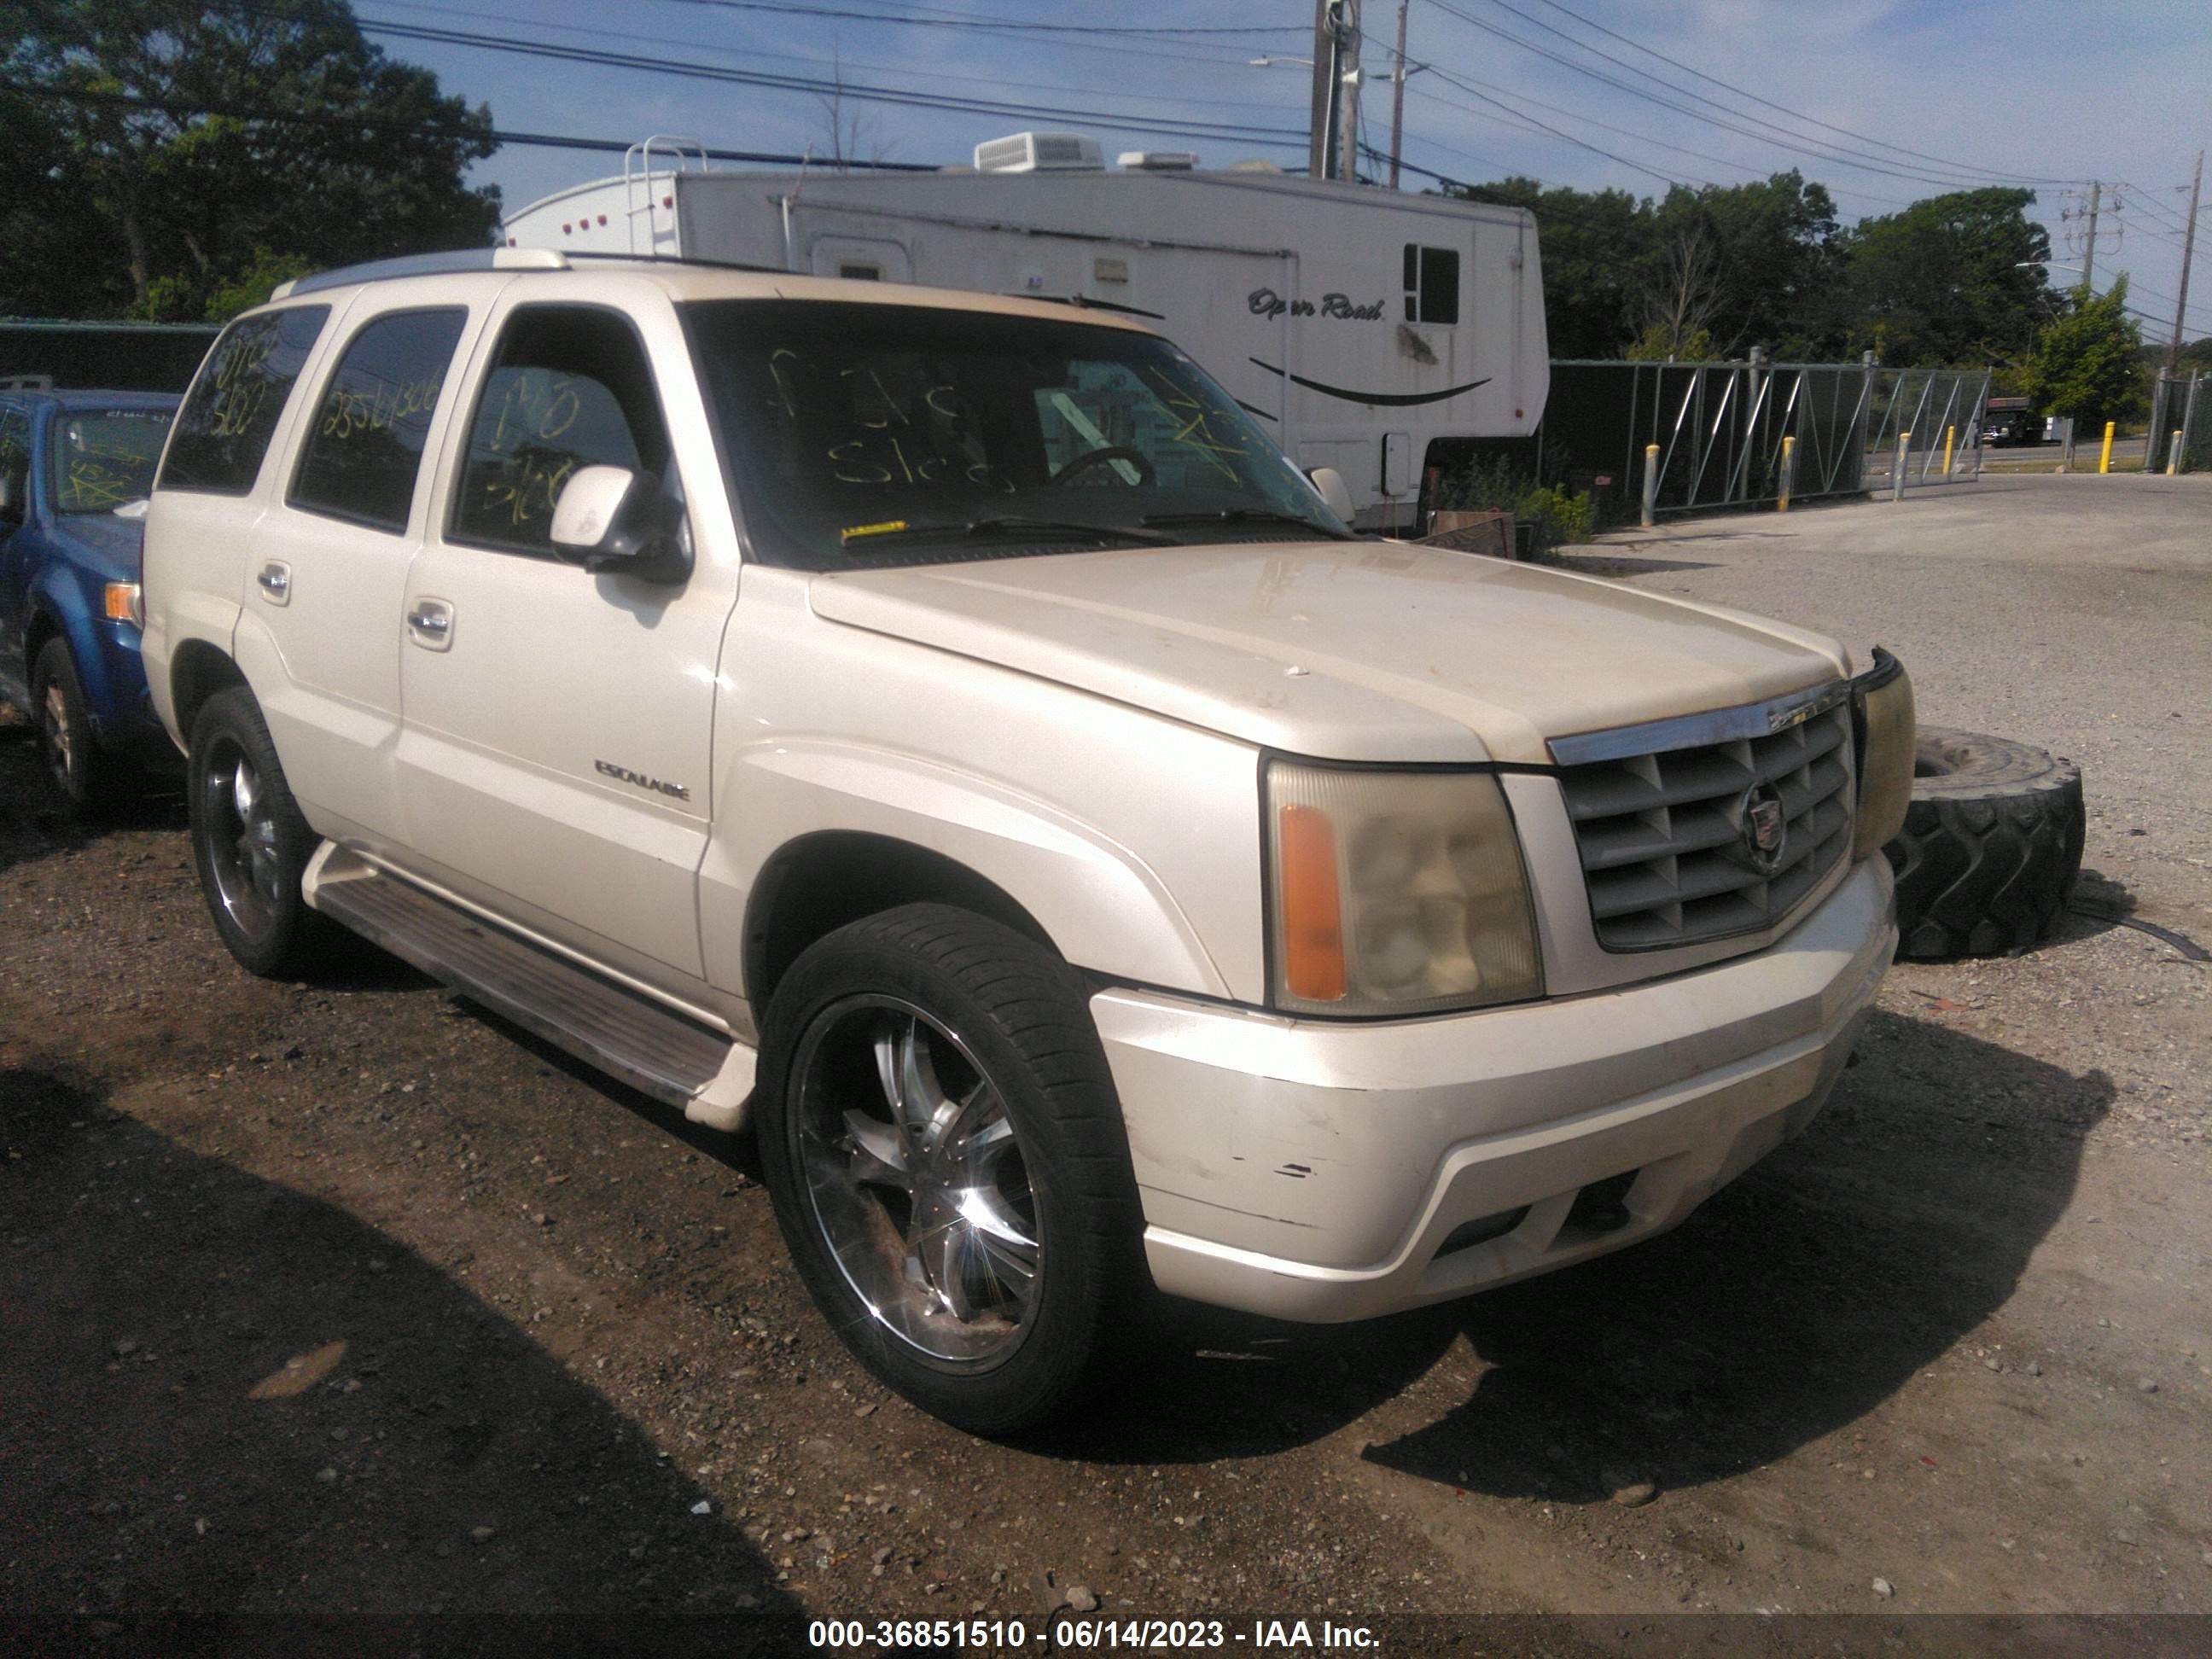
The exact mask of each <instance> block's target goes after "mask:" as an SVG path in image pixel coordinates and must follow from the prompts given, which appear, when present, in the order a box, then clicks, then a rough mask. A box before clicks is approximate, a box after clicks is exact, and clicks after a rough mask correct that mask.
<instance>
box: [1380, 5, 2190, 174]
mask: <svg viewBox="0 0 2212 1659" xmlns="http://www.w3.org/2000/svg"><path fill="white" fill-rule="evenodd" d="M1412 3H1413V0H1398V78H1397V80H1396V82H1395V83H1394V84H1393V85H1392V86H1391V88H1390V188H1391V189H1393V190H1395V189H1397V188H1398V151H1399V149H1400V147H1401V145H1402V144H1403V143H1404V142H1405V137H1406V9H1407V7H1408V6H1410V5H1411V4H1412ZM2197 159H2198V161H2200V162H2201V161H2203V157H2202V156H2199V157H2198V158H2197Z"/></svg>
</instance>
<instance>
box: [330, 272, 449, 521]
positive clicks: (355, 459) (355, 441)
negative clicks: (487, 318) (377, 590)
mask: <svg viewBox="0 0 2212 1659" xmlns="http://www.w3.org/2000/svg"><path fill="white" fill-rule="evenodd" d="M468 319H469V313H467V312H466V311H465V310H464V309H462V308H460V307H451V308H443V309H440V310H436V311H401V312H395V313H392V314H390V315H387V316H383V317H379V318H378V319H376V320H375V321H374V322H372V323H370V324H368V325H367V326H366V327H364V328H363V329H362V331H360V332H359V333H358V334H356V335H355V336H354V337H353V338H352V340H351V341H350V342H349V343H348V344H347V346H346V349H345V355H344V356H343V357H341V358H340V359H339V360H338V366H337V370H336V371H335V372H334V373H333V374H331V382H330V386H329V389H328V390H326V391H325V392H324V393H323V403H322V407H321V409H320V410H318V411H317V412H316V416H315V424H314V425H313V428H310V429H309V432H308V435H307V448H306V451H305V453H302V454H301V457H300V471H299V476H298V477H295V478H294V479H293V481H292V494H291V496H290V497H289V505H291V506H293V507H298V508H300V509H301V511H303V512H307V513H320V514H322V515H323V516H325V517H326V518H332V519H344V520H347V521H349V523H353V524H360V525H367V526H368V527H369V528H371V529H373V530H386V531H390V532H392V533H393V534H394V535H397V534H398V533H399V532H402V531H404V530H405V529H406V528H407V514H408V513H409V511H410V509H411V508H412V507H413V506H414V503H415V478H416V474H417V473H418V472H419V471H421V470H422V446H423V443H424V441H426V440H427V439H428V436H429V435H430V416H432V415H433V414H434V413H435V412H436V410H437V407H438V393H439V392H440V390H441V388H442V387H443V386H445V384H446V370H447V368H450V367H451V366H452V364H453V348H454V347H455V346H456V345H458V344H459V343H460V338H461V328H462V325H465V323H466V322H467V321H468Z"/></svg>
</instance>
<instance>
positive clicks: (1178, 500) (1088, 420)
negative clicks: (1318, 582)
mask: <svg viewBox="0 0 2212 1659" xmlns="http://www.w3.org/2000/svg"><path fill="white" fill-rule="evenodd" d="M683 311H684V327H685V330H686V331H687V333H688V334H689V336H690V341H691V348H692V353H693V356H694V359H695V360H696V362H697V364H698V368H699V374H700V379H701V381H702V384H703V385H704V386H705V387H706V390H707V395H708V399H709V402H710V404H712V407H713V410H714V415H715V417H716V422H717V425H718V428H719V433H718V435H719V437H720V442H721V444H722V447H723V456H724V462H725V465H726V467H727V468H728V470H729V471H730V472H731V474H732V481H733V483H734V485H735V487H736V489H737V491H738V495H739V496H740V498H741V499H742V500H743V501H744V506H745V521H746V526H747V528H748V531H749V532H750V534H751V536H752V538H753V541H754V544H755V553H756V556H759V557H761V558H763V559H765V560H766V561H767V562H770V563H775V564H787V565H792V566H796V567H798V568H805V569H816V570H835V569H842V568H849V567H852V566H854V565H860V564H867V563H880V562H901V563H911V562H932V561H936V560H943V559H951V558H972V557H978V556H985V555H986V554H988V555H992V556H1007V555H1010V554H1015V553H1020V552H1024V551H1038V550H1050V551H1055V552H1067V551H1072V550H1084V549H1091V548H1097V547H1100V546H1111V545H1127V544H1144V543H1152V542H1162V543H1164V542H1201V541H1220V540H1225V539H1232V538H1238V537H1254V536H1272V537H1274V538H1279V539H1284V538H1294V537H1295V538H1307V539H1310V538H1313V537H1316V536H1321V537H1340V536H1343V535H1345V534H1346V531H1345V529H1344V527H1343V526H1342V525H1341V524H1340V523H1339V522H1338V521H1337V520H1335V519H1334V516H1333V515H1331V513H1329V511H1328V507H1326V506H1324V505H1323V504H1322V501H1321V499H1320V497H1319V496H1318V495H1316V493H1315V492H1314V490H1313V489H1312V488H1311V487H1310V485H1309V484H1308V483H1306V481H1305V480H1304V477H1301V476H1300V475H1299V473H1298V471H1297V469H1296V468H1295V467H1294V466H1292V465H1291V463H1290V461H1289V460H1288V459H1285V456H1284V455H1283V453H1282V452H1281V451H1280V450H1279V449H1278V448H1277V447H1275V443H1274V441H1273V439H1271V438H1270V437H1268V436H1267V434H1266V433H1265V432H1263V431H1261V429H1260V428H1259V427H1258V426H1257V425H1255V423H1254V422H1253V421H1252V420H1251V419H1250V418H1249V416H1246V414H1245V413H1244V411H1243V410H1242V409H1241V408H1239V407H1238V406H1237V402H1236V400H1235V399H1234V398H1231V397H1230V396H1229V394H1228V393H1227V392H1224V391H1223V390H1222V389H1221V388H1220V386H1217V385H1216V384H1215V383H1214V382H1213V381H1212V380H1211V379H1210V378H1208V376H1207V375H1206V373H1205V371H1204V370H1202V369H1200V368H1199V367H1198V365H1197V364H1195V363H1194V362H1191V360H1190V359H1189V358H1188V357H1187V356H1184V355H1183V354H1182V352H1181V351H1179V350H1177V349H1176V348H1175V347H1174V346H1172V345H1170V344H1169V343H1167V342H1166V341H1164V340H1162V339H1159V338H1158V337H1155V336H1152V335H1150V334H1145V333H1140V332H1138V331H1133V330H1129V329H1120V328H1109V327H1105V326H1103V325H1098V324H1096V323H1090V322H1078V321H1073V320H1071V321H1067V322H1062V321H1060V320H1059V319H1042V318H1030V317H1012V316H1007V315H1006V314H1004V313H993V312H975V311H956V310H951V309H940V308H938V307H924V306H906V305H873V304H854V303H847V302H842V301H840V302H832V301H797V300H724V301H705V302H700V303H695V304H691V305H687V306H685V307H683Z"/></svg>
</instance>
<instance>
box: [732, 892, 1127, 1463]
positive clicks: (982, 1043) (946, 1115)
mask: <svg viewBox="0 0 2212 1659" xmlns="http://www.w3.org/2000/svg"><path fill="white" fill-rule="evenodd" d="M762 1060H763V1066H762V1073H761V1079H760V1085H759V1092H758V1093H757V1096H756V1097H755V1099H756V1103H757V1111H758V1114H759V1132H760V1154H761V1162H762V1164H763V1169H764V1171H765V1173H766V1175H767V1176H768V1183H769V1191H770V1193H771V1194H772V1195H773V1196H774V1199H775V1212H776V1220H777V1222H778V1224H779V1225H781V1228H782V1231H783V1236H784V1239H785V1242H786V1243H787V1245H788V1246H789V1248H790V1250H791V1255H792V1259H793V1262H794V1263H795V1264H796V1266H797V1267H798V1268H799V1276H800V1277H801V1279H804V1280H805V1285H806V1288H807V1290H808V1291H809V1292H810V1293H811V1295H812V1297H813V1298H814V1301H815V1304H816V1305H817V1307H818V1308H820V1310H822V1313H823V1317H824V1318H825V1319H827V1320H828V1321H829V1326H830V1328H831V1329H833V1330H835V1331H836V1333H837V1334H838V1335H839V1336H840V1337H841V1338H842V1340H844V1341H845V1343H846V1344H847V1346H849V1347H850V1348H851V1349H852V1351H853V1352H854V1354H855V1355H856V1356H857V1357H858V1358H860V1362H861V1363H862V1364H865V1365H866V1367H867V1368H868V1369H869V1370H872V1371H873V1372H874V1373H875V1374H876V1376H878V1377H880V1378H881V1379H882V1380H883V1381H884V1383H888V1384H889V1385H890V1387H891V1388H893V1389H896V1390H897V1391H898V1392H899V1393H900V1394H902V1395H905V1396H906V1397H907V1398H908V1400H911V1401H914V1402H915V1404H916V1405H917V1406H920V1407H921V1408H922V1409H923V1410H924V1411H927V1412H929V1413H932V1414H933V1415H934V1416H937V1417H939V1418H942V1419H945V1421H946V1422H948V1423H951V1424H953V1425H956V1426H957V1427H959V1428H963V1429H965V1430H968V1431H969V1432H971V1433H975V1434H980V1435H993V1436H1002V1435H1012V1434H1017V1433H1019V1432H1020V1431H1024V1430H1026V1429H1030V1428H1034V1427H1036V1425H1039V1424H1042V1423H1044V1422H1047V1421H1048V1420H1050V1419H1053V1418H1054V1417H1058V1416H1060V1415H1062V1414H1064V1413H1066V1412H1067V1411H1068V1410H1070V1409H1071V1408H1072V1407H1074V1406H1075V1405H1077V1404H1078V1403H1079V1402H1080V1401H1082V1400H1083V1399H1084V1398H1085V1397H1086V1396H1087V1395H1090V1394H1091V1392H1092V1391H1093V1390H1095V1389H1097V1388H1098V1387H1099V1386H1100V1385H1101V1384H1102V1383H1103V1382H1104V1381H1106V1380H1107V1378H1108V1377H1109V1376H1110V1375H1111V1374H1112V1372H1113V1371H1114V1370H1115V1369H1117V1367H1118V1364H1119V1363H1120V1361H1121V1359H1123V1358H1126V1357H1127V1353H1128V1352H1129V1351H1130V1350H1131V1349H1132V1347H1133V1346H1134V1344H1133V1335H1134V1330H1135V1327H1136V1324H1137V1322H1138V1320H1139V1317H1140V1316H1141V1310H1142V1307H1143V1302H1144V1294H1145V1292H1146V1290H1147V1289H1148V1288H1149V1279H1147V1277H1146V1273H1145V1268H1144V1257H1143V1247H1142V1242H1141V1241H1142V1235H1143V1231H1144V1223H1143V1218H1142V1213H1141V1211H1140V1208H1139V1203H1138V1199H1137V1189H1136V1182H1135V1177H1134V1176H1133V1174H1132V1172H1131V1170H1130V1164H1129V1153H1128V1146H1127V1140H1126V1139H1125V1138H1124V1134H1123V1130H1122V1126H1121V1107H1120V1104H1119V1102H1118V1100H1117V1099H1116V1097H1115V1092H1114V1085H1113V1079H1112V1078H1111V1076H1110V1075H1109V1073H1108V1071H1107V1067H1106V1057H1105V1053H1104V1050H1103V1048H1101V1047H1100V1046H1099V1042H1098V1035H1097V1030H1096V1028H1095V1027H1093V1025H1092V1024H1091V1016H1090V1012H1089V1010H1088V1009H1087V1007H1086V1006H1085V994H1084V988H1083V985H1082V982H1081V981H1080V980H1079V979H1078V978H1077V976H1076V975H1075V974H1074V972H1073V970H1072V969H1070V968H1069V967H1068V966H1067V964H1066V963H1064V962H1062V961H1060V959H1059V958H1058V957H1054V956H1053V955H1052V954H1051V953H1050V952H1048V951H1045V950H1043V949H1042V948H1041V947H1040V946H1038V945H1035V944H1033V943H1032V942H1030V940H1029V939H1024V938H1023V937H1022V936H1021V935H1019V934H1018V933H1014V932H1012V930H1010V929H1008V928H1006V927H1001V926H1000V925H999V924H998V923H996V922H993V921H985V920H983V919H982V918H981V917H979V916H976V915H972V914H970V913H969V912H967V911H963V910H958V909H955V908H951V907H950V906H946V905H936V904H917V905H908V906H906V907H904V908H900V909H896V910H890V911H885V912H884V913H883V914H882V915H876V916H872V917H869V918H867V919H866V920H864V921H857V922H854V923H853V924H851V925H850V926H848V927H842V928H840V929H839V930H837V931H836V933H831V934H829V936H828V937H827V938H825V939H821V940H819V941H818V942H817V943H816V944H815V945H812V946H811V948H810V949H808V950H807V951H805V954H803V955H802V956H801V957H799V960H798V961H797V962H796V963H793V965H792V967H791V969H790V971H789V972H788V973H787V975H785V976H784V979H783V981H782V983H781V985H780V986H779V987H777V990H776V993H775V999H774V1000H773V1002H772V1003H771V1004H770V1006H769V1013H768V1018H767V1021H766V1030H765V1032H764V1034H763V1046H762Z"/></svg>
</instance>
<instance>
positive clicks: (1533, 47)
mask: <svg viewBox="0 0 2212 1659" xmlns="http://www.w3.org/2000/svg"><path fill="white" fill-rule="evenodd" d="M1431 3H1432V4H1433V5H1435V6H1436V7H1437V9H1439V10H1441V11H1443V12H1446V13H1448V14H1449V15H1451V16H1454V17H1456V18H1458V19H1459V20H1460V21H1462V22H1463V23H1466V24H1468V25H1470V26H1471V27H1474V28H1478V29H1480V30H1481V31H1482V32H1483V33H1486V34H1491V35H1494V36H1496V37H1497V38H1498V39H1499V40H1505V41H1508V42H1510V43H1511V44H1512V45H1514V46H1519V47H1520V48H1522V50H1523V51H1524V52H1534V54H1535V55H1536V56H1537V57H1539V58H1545V59H1547V61H1549V62H1551V63H1554V64H1559V66H1560V67H1561V68H1563V69H1566V70H1571V71H1573V72H1574V73H1575V74H1577V75H1581V76H1587V77H1588V78H1589V79H1590V80H1593V81H1596V82H1601V83H1602V84H1604V85H1606V86H1609V87H1612V88H1614V89H1615V90H1617V91H1620V92H1625V93H1626V94H1629V95H1630V96H1631V97H1632V98H1641V99H1643V100H1644V101H1645V102H1647V103H1652V104H1656V105H1658V106H1660V107H1662V109H1669V110H1672V111H1674V112H1675V113H1676V114H1678V115H1685V116H1687V117H1688V118H1690V119H1692V120H1693V121H1699V122H1702V123H1704V124H1705V125H1707V126H1714V127H1720V128H1722V129H1723V130H1725V131H1729V132H1733V133H1735V134H1737V135H1739V136H1740V137H1746V138H1749V139H1751V140H1752V141H1753V142H1754V143H1763V144H1772V143H1777V142H1779V143H1781V145H1782V147H1783V148H1784V149H1792V150H1796V152H1797V153H1798V154H1800V155H1807V156H1810V157H1812V158H1813V159H1814V160H1815V161H1825V162H1826V163H1828V164H1829V165H1830V166H1832V167H1844V168H1846V169H1849V170H1850V171H1853V172H1859V173H1881V174H1884V175H1886V176H1887V177H1889V178H1893V179H1909V180H1910V181H1911V182H1912V183H1914V184H1921V185H1937V186H1939V187H1941V188H1942V189H1943V190H1945V191H1956V190H1959V189H1961V188H1963V187H1966V186H1970V185H1975V184H1979V183H1986V182H1988V180H1987V179H1986V176H1985V175H1977V176H1974V177H1969V178H1966V179H1953V178H1944V177H1941V176H1939V175H1936V174H1933V173H1929V172H1927V171H1926V170H1924V169H1918V168H1906V167H1899V166H1893V165H1889V164H1887V162H1886V161H1884V159H1883V158H1881V157H1877V156H1869V155H1863V153H1861V152H1858V151H1854V150H1846V149H1843V148H1842V147H1841V146H1838V145H1832V144H1831V145H1826V146H1822V145H1820V144H1818V143H1816V142H1815V141H1811V140H1808V139H1807V138H1806V137H1804V136H1803V135H1802V134H1798V133H1793V132H1790V131H1788V130H1786V129H1784V128H1782V127H1778V126H1777V125H1774V123H1772V122H1771V121H1765V120H1761V119H1760V118H1759V117H1757V116H1755V115H1746V116H1744V117H1743V118H1742V119H1743V120H1745V121H1748V122H1750V123H1751V124H1752V125H1753V126H1754V127H1764V128H1765V129H1766V131H1765V132H1764V133H1761V132H1757V131H1752V130H1751V128H1750V127H1745V126H1741V125H1737V124H1736V123H1735V122H1734V121H1729V120H1723V119H1722V118H1719V117H1718V116H1717V115H1712V114H1709V113H1707V112H1705V111H1702V110H1698V109H1693V108H1691V107H1690V106H1687V105H1684V104H1678V103H1676V102H1674V100H1672V99H1668V98H1662V97H1660V96H1659V95H1658V94H1656V93H1652V92H1647V91H1645V90H1644V88H1641V87H1638V86H1632V85H1631V84H1630V83H1629V82H1626V81H1622V80H1620V79H1617V78H1616V77H1614V76H1610V75H1607V74H1606V73H1604V72H1603V71H1602V70H1594V69H1591V68H1590V67H1589V65H1588V64H1578V63H1577V62H1575V61H1574V60H1573V59H1572V58H1564V57H1562V56H1560V55H1559V53H1558V52H1553V51H1552V50H1551V49H1549V48H1548V47H1546V46H1539V45H1538V44H1536V43H1535V42H1534V41H1533V40H1523V39H1522V37H1521V36H1519V35H1517V34H1515V33H1512V32H1511V31H1510V30H1507V29H1502V28H1499V27H1498V26H1497V25H1495V24H1493V23H1487V22H1485V21H1483V20H1482V19H1481V18H1480V17H1477V16H1474V15H1473V14H1472V13H1469V12H1466V11H1462V9H1460V8H1459V7H1457V6H1455V5H1452V4H1450V3H1449V0H1431ZM1492 3H1498V0H1492ZM1551 32H1552V33H1558V31H1557V30H1553V31H1551ZM1582 49H1583V51H1585V52H1590V53H1592V54H1593V55H1594V56H1596V57H1599V58H1604V59H1605V60H1606V61H1607V62H1608V63H1615V64H1619V63H1620V59H1618V58H1613V57H1612V56H1611V55H1610V54H1608V53H1606V52H1599V51H1598V50H1597V49H1596V48H1595V47H1594V46H1583V48H1582ZM1621 67H1622V68H1625V69H1627V70H1629V71H1630V72H1631V73H1632V74H1638V75H1642V76H1644V78H1645V79H1647V80H1650V81H1653V82H1656V83H1657V84H1658V85H1661V86H1663V87H1667V88H1668V89H1669V90H1671V91H1675V92H1680V93H1681V94H1682V95H1683V96H1685V97H1688V98H1693V99H1696V100H1698V101H1699V102H1700V103H1704V104H1706V105H1709V106H1711V105H1712V100H1711V99H1709V98H1705V97H1704V96H1703V95H1702V94H1698V93H1695V92H1690V91H1687V90H1686V89H1685V88H1680V87H1676V86H1674V83H1673V82H1669V81H1666V80H1664V79H1662V78H1661V77H1659V76H1654V75H1650V73H1649V72H1648V71H1645V70H1638V69H1637V68H1636V67H1635V66H1634V65H1633V64H1621ZM1715 107H1717V106H1715ZM1647 170H1648V169H1647Z"/></svg>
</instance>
